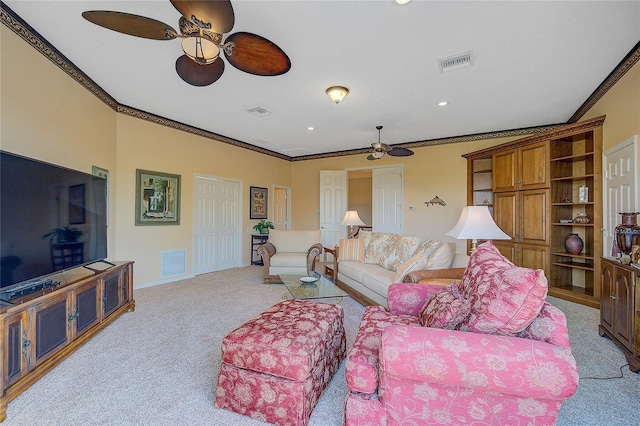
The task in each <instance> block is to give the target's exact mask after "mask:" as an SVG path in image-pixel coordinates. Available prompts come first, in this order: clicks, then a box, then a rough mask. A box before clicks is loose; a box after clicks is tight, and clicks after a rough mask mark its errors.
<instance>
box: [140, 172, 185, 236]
mask: <svg viewBox="0 0 640 426" xmlns="http://www.w3.org/2000/svg"><path fill="white" fill-rule="evenodd" d="M179 224H180V175H172V174H169V173H161V172H152V171H149V170H140V169H136V226H139V225H179Z"/></svg>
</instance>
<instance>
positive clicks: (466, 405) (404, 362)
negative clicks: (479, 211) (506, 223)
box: [345, 247, 578, 426]
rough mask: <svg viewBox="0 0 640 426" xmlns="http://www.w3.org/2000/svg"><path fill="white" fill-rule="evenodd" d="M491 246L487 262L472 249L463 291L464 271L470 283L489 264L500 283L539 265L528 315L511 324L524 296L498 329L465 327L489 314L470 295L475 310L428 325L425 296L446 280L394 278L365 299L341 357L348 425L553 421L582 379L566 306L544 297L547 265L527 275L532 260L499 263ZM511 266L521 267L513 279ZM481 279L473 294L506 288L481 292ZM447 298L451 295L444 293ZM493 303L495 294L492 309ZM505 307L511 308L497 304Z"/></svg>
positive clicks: (440, 292) (433, 295) (439, 293)
mask: <svg viewBox="0 0 640 426" xmlns="http://www.w3.org/2000/svg"><path fill="white" fill-rule="evenodd" d="M489 249H490V250H493V248H492V247H489ZM480 255H482V254H480ZM484 255H487V253H484ZM492 256H493V259H492V262H493V263H492V266H491V267H490V268H486V265H484V266H483V264H482V259H480V261H478V259H476V262H474V259H473V256H472V259H471V260H470V265H469V266H470V267H468V268H467V270H466V271H465V275H469V276H466V278H467V280H466V282H465V279H464V278H463V280H462V282H461V283H460V285H459V287H460V290H459V292H460V293H462V294H464V291H465V288H464V286H465V284H469V279H470V278H471V277H470V275H474V278H476V282H475V284H484V285H485V287H486V281H485V282H482V280H478V279H477V278H478V275H482V274H483V273H489V274H490V275H491V276H492V277H494V278H495V277H497V278H495V279H494V280H493V281H494V283H496V282H498V283H499V285H498V286H499V287H500V289H501V290H505V287H506V286H508V285H510V284H516V282H515V281H518V280H520V281H519V282H518V284H519V285H522V277H523V276H522V275H521V274H522V273H525V274H529V275H527V278H526V279H528V280H531V279H532V276H534V275H535V276H536V277H537V278H536V282H537V284H532V285H531V286H529V287H527V290H526V291H527V297H526V299H527V300H529V299H534V298H535V297H536V296H534V295H532V293H535V292H536V291H540V290H539V289H536V287H540V286H541V285H543V284H544V286H545V291H544V294H543V295H542V296H541V303H540V306H539V308H536V312H537V314H535V315H534V319H533V321H529V322H528V323H527V325H526V327H523V329H521V330H518V331H517V332H515V331H516V330H514V329H513V328H514V327H516V325H515V324H516V322H517V321H516V319H517V318H516V317H517V316H518V315H520V314H521V313H522V311H523V308H522V306H520V307H519V308H517V309H515V310H512V311H511V312H510V313H509V315H510V316H509V319H508V321H507V322H506V323H503V324H501V325H505V324H507V325H508V327H507V329H506V331H505V329H504V328H501V329H499V330H498V331H497V332H496V333H488V332H478V331H473V332H472V331H470V329H474V327H476V326H478V324H480V325H481V326H486V324H487V321H486V317H484V319H485V321H484V322H483V321H478V318H479V317H480V316H482V315H481V312H482V307H483V303H482V302H481V301H480V299H481V297H480V298H478V297H476V300H475V301H473V302H472V303H471V312H470V311H466V313H467V315H466V316H465V317H464V318H463V320H462V321H461V322H460V323H458V324H455V326H454V325H452V324H450V323H449V324H448V325H449V326H446V324H445V328H434V327H425V326H423V325H422V323H421V316H424V315H425V306H427V305H429V303H425V302H426V301H428V300H429V301H431V300H436V299H437V298H438V297H442V295H443V294H445V293H446V292H445V291H444V289H448V287H444V286H442V285H432V284H426V285H425V284H414V283H399V284H394V285H392V286H391V287H390V289H389V294H388V306H389V307H388V309H385V308H383V307H381V306H369V307H367V308H366V310H365V313H364V315H363V318H362V322H361V324H360V328H359V330H358V334H357V336H356V340H355V342H354V346H353V348H352V349H351V351H350V353H349V355H348V357H347V366H346V379H347V386H348V388H349V393H348V395H347V399H346V407H345V424H346V425H367V426H371V425H400V424H403V425H404V424H410V425H441V424H496V425H497V424H500V425H504V424H527V425H552V424H554V423H555V419H556V417H557V415H558V412H559V410H560V407H561V405H562V402H563V401H564V399H566V398H568V397H570V396H572V395H573V394H574V393H575V391H576V389H577V386H578V369H577V366H576V363H575V360H574V358H573V355H572V354H571V348H570V343H569V336H568V332H567V325H566V319H565V316H564V314H563V313H562V311H560V310H559V309H557V308H555V307H554V306H552V305H550V304H548V303H546V302H544V298H545V297H546V278H544V275H543V274H542V275H540V274H537V273H534V274H533V275H531V271H533V270H525V268H518V270H517V271H515V270H514V269H513V268H516V267H515V266H513V264H510V262H509V263H504V262H503V263H502V264H499V265H498V266H497V267H496V262H495V260H496V257H495V256H494V255H493V254H492V253H490V254H489V257H490V258H491V257H492ZM484 260H486V259H484ZM501 262H502V261H501ZM507 262H508V261H507ZM470 268H471V269H470ZM505 271H506V272H505ZM516 272H517V274H520V275H519V278H518V280H515V281H514V280H513V276H514V275H517V274H516ZM534 272H535V271H534ZM509 280H511V282H510V283H506V281H509ZM485 287H483V288H481V289H480V290H478V291H477V292H476V293H477V294H475V296H478V294H479V295H480V296H484V297H485V299H486V298H497V299H499V300H501V298H504V296H502V295H499V296H496V295H495V294H493V293H491V294H487V293H486V292H485ZM489 287H490V286H489ZM525 287H526V286H525ZM514 299H518V300H519V298H517V297H516V298H514ZM525 304H526V303H525ZM447 305H448V306H452V305H453V304H452V303H451V302H450V301H448V302H447ZM496 306H498V305H497V304H496V303H493V305H491V309H496ZM474 310H475V311H477V312H476V313H475V314H474V313H473V311H474ZM506 311H509V309H507V308H504V310H503V311H501V312H500V313H501V314H502V313H504V312H506ZM422 319H424V318H422ZM474 322H475V323H474ZM522 324H524V323H522ZM509 327H510V328H511V329H509ZM516 328H517V327H516Z"/></svg>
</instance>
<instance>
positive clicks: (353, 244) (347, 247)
mask: <svg viewBox="0 0 640 426" xmlns="http://www.w3.org/2000/svg"><path fill="white" fill-rule="evenodd" d="M347 260H352V261H355V262H362V261H363V260H364V241H363V240H359V239H357V238H349V239H345V238H340V243H339V244H338V261H340V262H341V261H347Z"/></svg>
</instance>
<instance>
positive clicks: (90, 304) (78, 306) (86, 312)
mask: <svg viewBox="0 0 640 426" xmlns="http://www.w3.org/2000/svg"><path fill="white" fill-rule="evenodd" d="M74 299H75V300H74V302H75V303H74V307H73V311H74V312H73V313H72V317H73V318H74V320H75V327H74V328H73V331H74V338H76V337H78V336H80V335H81V334H82V333H84V332H85V331H87V330H89V329H90V328H91V327H92V326H93V325H95V324H97V323H98V321H99V320H100V293H99V291H98V286H96V283H95V282H93V281H91V282H88V283H86V284H84V285H83V286H81V287H78V288H77V289H76V290H75V292H74Z"/></svg>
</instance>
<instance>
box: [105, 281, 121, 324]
mask: <svg viewBox="0 0 640 426" xmlns="http://www.w3.org/2000/svg"><path fill="white" fill-rule="evenodd" d="M120 306H121V294H120V271H116V272H115V273H112V274H111V275H108V276H106V277H105V278H104V280H103V285H102V318H106V317H108V316H109V315H111V314H112V313H113V312H115V310H116V309H118V308H119V307H120Z"/></svg>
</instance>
